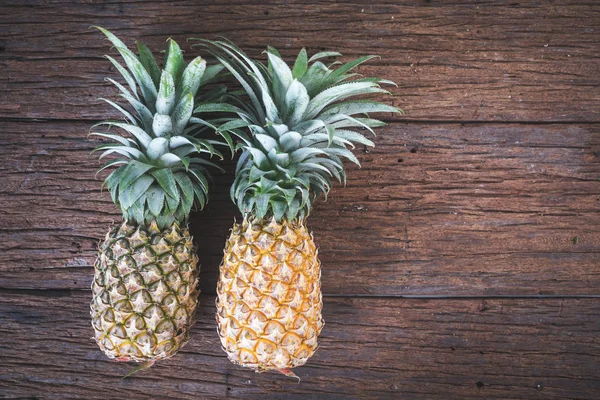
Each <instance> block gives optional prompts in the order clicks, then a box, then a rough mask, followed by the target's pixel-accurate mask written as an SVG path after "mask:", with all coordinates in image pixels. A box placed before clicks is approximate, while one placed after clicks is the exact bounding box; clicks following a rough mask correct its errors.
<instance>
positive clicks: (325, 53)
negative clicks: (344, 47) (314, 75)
mask: <svg viewBox="0 0 600 400" xmlns="http://www.w3.org/2000/svg"><path fill="white" fill-rule="evenodd" d="M341 55H342V53H338V52H337V51H321V52H319V53H316V54H314V55H313V56H312V57H311V58H309V59H308V62H309V63H311V62H313V61H317V60H320V59H322V58H327V57H340V56H341Z"/></svg>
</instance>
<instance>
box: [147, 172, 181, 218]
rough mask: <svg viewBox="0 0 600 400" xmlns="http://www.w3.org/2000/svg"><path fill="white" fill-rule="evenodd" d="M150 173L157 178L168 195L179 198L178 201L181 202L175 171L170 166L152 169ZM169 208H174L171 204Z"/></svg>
mask: <svg viewBox="0 0 600 400" xmlns="http://www.w3.org/2000/svg"><path fill="white" fill-rule="evenodd" d="M150 174H151V175H152V176H153V177H154V179H156V182H158V184H159V185H160V187H161V188H163V190H164V191H165V193H166V194H167V195H168V197H171V198H172V199H175V200H177V203H179V191H178V190H177V186H176V184H175V177H174V176H173V172H171V170H170V169H169V168H161V169H156V170H154V171H152V172H151V173H150ZM169 208H171V210H173V208H172V207H171V206H169Z"/></svg>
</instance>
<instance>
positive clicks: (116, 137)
mask: <svg viewBox="0 0 600 400" xmlns="http://www.w3.org/2000/svg"><path fill="white" fill-rule="evenodd" d="M88 136H100V137H103V138H107V139H112V140H114V141H115V142H118V143H121V144H122V145H123V146H127V147H132V143H131V139H127V138H124V137H123V136H119V135H112V134H110V133H103V132H90V134H89V135H88ZM109 146H111V145H109ZM103 148H104V147H102V146H100V147H97V148H95V149H94V150H93V151H98V150H102V149H103Z"/></svg>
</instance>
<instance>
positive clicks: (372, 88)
mask: <svg viewBox="0 0 600 400" xmlns="http://www.w3.org/2000/svg"><path fill="white" fill-rule="evenodd" d="M382 92H386V93H387V91H386V90H383V89H381V88H379V87H378V86H377V84H375V83H372V82H348V83H343V84H340V85H337V86H333V87H330V88H329V89H325V90H324V91H322V92H321V93H319V94H318V95H316V96H315V97H314V98H312V99H311V100H310V102H309V103H308V107H307V108H306V112H305V113H304V119H312V118H314V117H316V116H317V115H318V114H319V113H320V112H321V110H323V109H324V108H325V107H327V106H328V105H330V104H331V103H334V102H336V101H340V100H344V99H346V98H348V97H351V96H356V95H361V94H369V93H382Z"/></svg>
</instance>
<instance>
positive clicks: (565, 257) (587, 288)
mask: <svg viewBox="0 0 600 400" xmlns="http://www.w3.org/2000/svg"><path fill="white" fill-rule="evenodd" d="M4 129H5V132H6V136H7V138H6V140H5V144H4V146H3V147H2V148H1V149H0V156H1V157H2V158H3V159H5V160H6V161H7V163H6V167H5V168H4V169H3V170H2V171H0V179H1V180H2V182H4V190H5V195H4V196H2V197H1V198H0V205H1V206H2V209H3V210H4V218H3V220H2V225H0V229H2V231H1V234H2V236H3V239H2V240H0V248H1V250H2V251H0V261H1V262H0V271H2V275H1V276H0V287H5V288H42V287H43V288H73V289H81V288H88V287H89V284H90V282H91V277H92V275H93V273H92V270H91V265H92V264H93V261H94V258H95V255H96V251H95V249H96V245H97V243H98V240H99V239H100V238H102V237H103V236H104V235H105V234H106V231H107V228H108V226H109V225H110V224H111V223H112V222H118V221H119V220H120V218H121V217H120V214H119V212H118V210H117V208H116V207H115V206H114V205H113V204H112V203H111V201H110V196H109V194H108V193H107V192H106V191H105V192H103V193H100V190H99V187H100V184H101V179H100V178H98V179H94V172H95V169H96V168H98V166H99V165H100V162H98V161H97V160H96V159H95V158H94V156H90V155H89V152H90V150H91V149H92V148H93V146H94V142H90V141H88V140H87V139H86V134H87V132H88V129H89V124H87V123H65V122H43V123H41V122H40V123H34V122H28V123H23V122H21V123H16V122H7V123H5V124H4ZM376 143H377V147H375V149H371V150H368V151H369V152H368V153H366V152H365V151H364V150H365V149H358V153H357V154H358V156H359V158H360V160H361V162H362V164H363V167H362V168H361V169H358V168H355V167H349V171H348V175H349V178H348V184H347V187H346V188H343V187H340V186H337V187H335V188H334V189H333V191H332V192H331V195H330V197H329V199H328V201H327V202H322V201H321V202H318V203H317V204H316V206H315V209H314V212H313V214H312V215H311V217H310V219H309V225H310V227H311V228H312V229H313V231H314V234H315V240H316V242H317V244H318V245H319V247H320V257H321V260H322V262H323V290H324V292H325V293H337V294H340V293H346V294H373V295H399V294H402V295H407V294H410V295H415V294H417V295H468V296H481V295H492V294H493V295H535V294H563V295H564V294H568V295H576V294H578V295H589V294H600V292H599V291H598V287H599V286H600V262H599V261H598V260H599V259H600V231H599V230H598V226H600V211H599V210H598V207H597V205H598V201H599V198H600V180H599V177H600V157H598V156H597V155H596V154H595V152H597V151H598V150H600V130H599V129H598V125H499V124H492V125H490V124H485V125H474V124H467V125H464V126H461V125H459V124H442V125H416V124H401V123H394V124H392V125H390V126H388V127H386V128H384V129H381V130H380V133H379V136H378V137H377V138H376ZM24 147H26V148H27V149H28V152H26V153H23V152H20V151H19V150H20V149H22V148H24ZM229 165H231V162H229ZM214 181H215V185H214V187H213V192H212V199H211V202H210V204H209V206H208V207H207V209H206V210H205V211H203V212H201V213H198V214H195V215H194V216H193V218H192V229H193V233H194V235H195V238H196V243H197V244H198V247H199V254H200V260H201V264H202V276H201V282H202V284H201V285H202V289H203V291H204V292H205V293H214V287H215V284H216V279H217V275H218V274H217V268H218V265H219V263H220V257H221V255H222V246H223V244H224V242H225V239H226V237H227V235H228V230H229V229H230V227H231V224H232V222H233V219H234V217H236V216H237V217H238V218H239V215H238V213H237V212H236V210H235V208H234V207H233V206H232V204H231V201H230V200H229V196H228V188H229V182H231V181H232V176H231V168H230V169H229V173H228V174H225V175H221V174H219V173H217V174H216V175H215V179H214ZM15 200H17V201H15Z"/></svg>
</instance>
